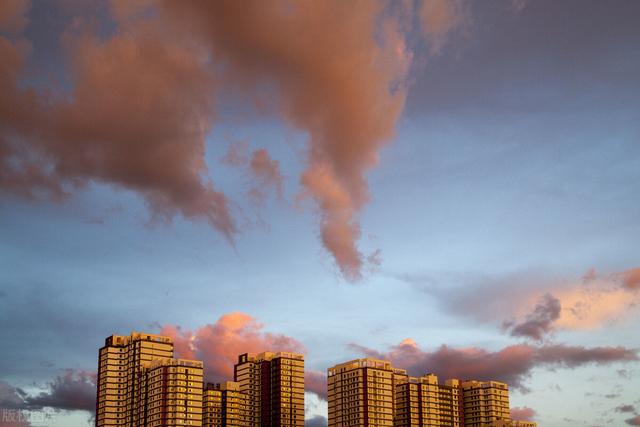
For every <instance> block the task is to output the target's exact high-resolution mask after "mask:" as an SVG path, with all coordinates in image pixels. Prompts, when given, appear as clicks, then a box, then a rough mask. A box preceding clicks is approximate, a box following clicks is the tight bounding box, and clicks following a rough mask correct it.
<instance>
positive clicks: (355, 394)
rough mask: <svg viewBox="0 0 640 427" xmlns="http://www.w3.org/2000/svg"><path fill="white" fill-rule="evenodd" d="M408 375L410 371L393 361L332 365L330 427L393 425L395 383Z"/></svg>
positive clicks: (353, 362) (370, 359)
mask: <svg viewBox="0 0 640 427" xmlns="http://www.w3.org/2000/svg"><path fill="white" fill-rule="evenodd" d="M406 377H407V376H406V371H404V370H402V369H397V368H394V367H392V366H391V363H390V362H388V361H385V360H377V359H372V358H364V359H356V360H351V361H349V362H345V363H341V364H338V365H336V366H334V367H332V368H329V369H328V371H327V401H328V406H329V418H328V424H329V427H334V426H335V427H347V426H369V425H370V426H381V427H390V426H393V425H394V420H393V418H394V407H395V402H394V396H395V383H396V382H401V381H404V379H405V378H406Z"/></svg>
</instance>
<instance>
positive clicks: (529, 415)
mask: <svg viewBox="0 0 640 427" xmlns="http://www.w3.org/2000/svg"><path fill="white" fill-rule="evenodd" d="M509 412H511V418H512V419H514V420H524V421H531V420H533V419H534V418H535V416H536V411H535V410H533V409H531V408H528V407H526V406H523V407H514V408H511V409H509Z"/></svg>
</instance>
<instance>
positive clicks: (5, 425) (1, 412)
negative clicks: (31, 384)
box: [0, 380, 31, 427]
mask: <svg viewBox="0 0 640 427" xmlns="http://www.w3.org/2000/svg"><path fill="white" fill-rule="evenodd" d="M26 395H27V394H26V393H25V392H24V391H23V390H22V389H20V388H18V387H14V386H13V385H11V384H9V383H8V382H6V381H3V380H0V426H2V427H29V426H31V424H30V423H29V414H28V413H27V412H25V411H24V409H25V401H24V399H25V397H26Z"/></svg>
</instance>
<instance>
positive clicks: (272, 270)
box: [0, 0, 640, 427]
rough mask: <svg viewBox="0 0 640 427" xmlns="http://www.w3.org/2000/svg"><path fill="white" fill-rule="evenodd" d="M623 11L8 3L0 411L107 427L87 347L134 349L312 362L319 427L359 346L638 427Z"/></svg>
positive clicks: (2, 125) (531, 411)
mask: <svg viewBox="0 0 640 427" xmlns="http://www.w3.org/2000/svg"><path fill="white" fill-rule="evenodd" d="M637 16H640V2H637V1H633V0H628V1H623V0H616V1H614V2H611V3H608V2H607V3H605V2H600V1H595V0H593V1H592V0H585V1H573V0H572V1H563V2H556V1H551V0H539V1H532V0H529V1H527V0H512V1H507V0H505V1H498V0H495V1H486V2H479V1H471V0H451V1H444V0H424V1H422V0H415V1H413V0H411V1H407V2H385V1H374V0H370V1H369V0H365V1H362V2H358V3H357V4H355V5H353V4H352V5H351V6H345V5H344V4H342V3H341V2H332V1H325V2H305V3H297V2H293V3H289V2H287V1H284V0H283V1H280V0H273V1H262V2H255V3H250V5H249V7H246V8H242V7H237V6H234V2H225V1H220V2H216V3H207V2H197V1H193V2H190V3H188V5H186V6H185V5H183V6H182V7H179V6H177V5H176V3H173V2H171V1H164V0H149V1H141V2H135V3H132V2H113V3H112V2H96V3H93V2H76V1H73V0H71V1H62V0H61V1H51V2H30V1H23V0H6V1H0V93H1V94H2V96H0V236H2V237H1V238H0V325H2V327H1V328H0V338H1V342H2V357H1V358H0V359H1V360H0V408H25V407H29V408H33V409H35V410H39V409H40V408H55V409H56V410H59V411H60V412H57V413H56V419H55V422H54V423H53V424H52V426H60V427H82V426H87V425H91V422H90V421H88V420H89V418H90V417H91V413H90V411H91V408H92V407H93V405H94V403H95V385H94V382H95V372H96V371H95V367H96V360H95V349H96V348H98V347H99V346H100V345H101V342H102V340H103V337H104V336H107V335H109V334H111V333H113V331H121V332H126V331H133V330H148V331H151V332H154V333H159V334H166V335H168V336H171V337H172V339H173V340H174V341H175V343H176V345H175V346H176V351H177V352H178V353H179V354H180V357H183V356H184V357H186V358H194V359H198V360H203V361H204V362H205V370H206V371H205V376H208V377H209V378H213V379H218V378H223V377H226V378H227V379H228V378H229V367H228V366H229V363H228V362H229V360H231V359H234V358H235V357H236V356H237V354H241V353H245V352H261V351H265V350H268V349H269V348H273V347H277V348H281V349H283V350H285V351H292V352H300V353H304V354H305V356H306V357H305V362H306V368H305V369H306V370H307V375H308V377H307V381H308V383H309V385H310V389H311V390H316V391H317V393H313V392H311V393H307V395H306V402H307V405H306V416H307V421H308V422H311V420H313V422H316V423H320V425H322V422H323V419H321V418H318V417H326V413H327V406H326V405H327V403H326V400H325V399H324V398H323V396H322V382H321V377H320V376H321V375H322V373H323V372H324V369H326V367H327V366H334V365H336V364H337V363H339V362H340V361H343V360H351V359H356V358H360V357H374V358H379V359H383V360H390V361H391V362H392V363H394V365H396V364H397V365H398V366H402V367H406V368H407V369H408V370H409V371H410V374H411V375H423V374H424V373H425V372H434V373H436V374H437V375H438V376H439V377H441V378H457V377H468V378H476V379H480V380H489V379H491V380H498V381H504V382H507V383H509V385H510V386H511V395H510V398H511V403H512V406H514V407H518V408H520V409H521V410H522V411H524V412H526V413H527V414H528V415H527V416H532V417H533V418H534V420H535V421H537V422H538V424H539V425H540V426H559V427H564V426H575V425H584V426H596V425H610V424H614V425H640V396H638V395H637V392H635V390H634V386H633V384H634V383H637V381H638V375H639V374H640V369H639V367H638V366H639V365H638V361H639V359H640V353H639V351H640V347H639V345H638V340H637V336H638V334H637V330H638V328H639V327H640V316H638V312H639V310H640V309H639V307H640V260H639V259H638V250H637V242H638V241H640V226H639V223H638V218H639V217H640V216H639V214H640V196H639V195H640V144H639V142H640V141H639V138H640V125H639V123H640V102H639V100H640V52H639V50H638V49H639V48H638V47H639V46H640V29H639V28H638V25H637ZM207 370H208V371H207ZM309 373H311V374H309ZM313 373H315V374H313ZM92 393H93V394H92ZM88 396H91V397H88ZM558 402H562V405H559V404H558ZM5 424H6V423H5ZM0 427H5V426H3V425H2V423H0Z"/></svg>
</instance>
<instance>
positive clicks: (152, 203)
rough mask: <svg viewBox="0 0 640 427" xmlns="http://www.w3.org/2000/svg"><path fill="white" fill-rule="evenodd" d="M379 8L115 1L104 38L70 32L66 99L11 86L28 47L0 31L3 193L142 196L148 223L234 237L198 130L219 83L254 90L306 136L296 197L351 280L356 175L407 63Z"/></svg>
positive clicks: (355, 272)
mask: <svg viewBox="0 0 640 427" xmlns="http://www.w3.org/2000/svg"><path fill="white" fill-rule="evenodd" d="M8 3H11V2H7V4H8ZM11 4H13V3H11ZM387 6H388V4H387V3H386V2H383V1H367V0H363V1H359V2H357V3H356V4H354V3H353V2H343V1H323V2H297V3H289V2H283V1H280V0H260V1H253V2H250V3H249V4H247V3H243V4H239V3H238V2H235V1H216V2H198V1H193V2H187V3H185V4H182V3H181V4H178V3H176V2H172V1H164V0H157V1H152V0H149V1H144V2H134V3H129V2H113V3H112V4H111V18H112V19H113V21H114V24H115V27H116V30H115V31H114V32H113V33H112V34H111V35H109V36H107V37H106V38H105V37H100V36H98V35H97V34H96V33H95V32H94V31H92V30H91V29H90V27H84V28H83V26H82V21H81V20H75V21H74V22H73V24H72V27H71V28H70V30H69V31H68V35H67V36H66V37H65V44H66V48H67V51H68V52H69V56H70V70H71V73H70V76H69V77H70V81H71V83H72V88H71V89H70V92H69V93H67V94H65V96H64V97H53V96H49V95H46V94H41V93H35V92H34V91H32V90H30V89H28V88H26V89H25V88H23V87H22V86H19V85H18V83H17V82H18V80H19V73H20V71H21V69H22V65H23V62H24V58H25V53H24V52H22V51H19V50H18V49H17V45H16V44H14V43H12V42H8V41H7V40H4V39H3V40H2V41H0V43H1V44H2V45H0V53H1V54H2V58H3V61H2V62H3V64H2V65H0V67H2V81H1V82H0V84H1V85H2V87H1V89H2V92H3V99H2V101H0V122H1V123H2V127H1V129H2V133H1V134H0V166H1V169H2V173H1V174H0V187H1V188H3V189H4V190H8V191H11V192H14V193H17V194H21V195H25V196H31V197H42V196H45V197H49V198H54V199H60V198H61V197H63V196H65V195H67V194H69V193H71V192H73V191H74V190H75V189H78V188H81V187H83V186H84V185H86V184H87V183H88V182H100V183H105V184H109V185H114V186H117V187H121V188H125V189H129V190H132V191H134V192H136V193H137V194H139V195H140V196H142V197H143V198H144V200H145V201H146V202H147V203H148V205H149V208H150V211H151V212H152V214H153V215H154V216H156V217H159V218H163V219H171V218H173V217H174V216H175V215H182V216H184V217H185V218H188V219H193V220H204V221H207V222H208V223H210V224H211V225H212V226H213V227H215V228H216V229H217V230H218V231H220V232H221V233H222V234H223V235H224V236H226V237H227V238H228V239H233V236H234V235H235V233H237V232H238V229H237V226H236V224H235V221H234V219H233V216H232V213H231V212H230V208H229V202H228V200H227V198H226V196H225V195H224V194H223V193H222V192H221V191H219V190H218V189H217V188H216V187H215V185H214V183H213V182H211V181H209V180H207V179H205V178H204V176H206V175H207V165H206V164H205V161H204V152H205V137H206V136H207V134H208V133H209V131H210V130H211V128H212V126H213V124H214V123H215V109H214V105H215V101H216V100H217V99H218V98H217V97H218V95H219V92H220V88H221V87H224V88H225V93H229V92H230V91H229V90H228V88H231V89H232V90H233V91H234V92H235V93H238V94H239V95H240V96H241V97H243V98H245V99H249V100H252V99H254V100H257V99H260V100H261V101H264V99H265V91H266V92H268V96H267V97H266V99H268V100H269V102H267V103H264V102H263V105H265V106H266V109H267V111H268V112H271V113H273V114H274V115H277V116H278V117H280V118H282V119H283V120H284V121H285V122H286V123H287V124H288V125H289V126H291V127H293V128H296V129H298V130H300V131H302V132H304V133H306V134H307V135H308V150H307V160H306V161H307V166H306V171H305V172H304V173H303V175H302V177H301V179H300V182H301V184H302V186H303V193H304V195H306V196H308V197H310V198H311V199H313V200H314V201H315V203H316V205H317V207H318V209H319V212H320V218H321V220H320V235H321V240H322V243H323V244H324V246H325V247H326V249H327V250H328V251H329V253H330V254H331V255H332V256H333V257H334V259H335V261H336V263H337V265H338V267H339V268H340V270H341V272H342V273H343V275H344V277H346V278H347V279H349V280H358V279H359V278H360V277H361V276H362V269H363V265H364V264H365V263H366V256H363V254H362V253H361V252H360V251H359V249H358V247H357V241H358V239H359V237H360V225H359V222H358V215H359V212H360V211H361V209H362V208H363V206H364V205H365V203H367V201H368V200H369V191H368V184H367V180H366V173H367V171H369V170H370V169H371V168H373V167H374V166H375V165H376V164H377V162H378V153H379V151H380V149H381V148H382V147H383V146H384V145H385V144H387V143H389V141H390V140H391V139H392V137H393V135H394V131H395V126H396V123H397V120H398V118H399V116H400V114H401V112H402V110H403V107H404V103H405V98H406V74H407V72H408V69H409V65H410V63H411V59H412V56H411V53H410V52H409V51H408V50H407V48H406V45H405V42H404V37H405V35H404V29H403V27H402V23H401V22H400V18H398V17H396V16H395V15H394V14H393V13H389V11H388V8H387ZM3 7H8V6H4V3H3ZM150 8H151V9H153V10H151V11H150ZM20 10H22V9H20ZM11 15H12V16H14V15H16V16H17V15H19V14H18V13H17V12H16V13H13V12H12V13H11ZM5 59H6V60H5ZM260 155H261V154H260V153H258V156H260ZM254 160H257V161H258V162H257V163H256V164H255V165H254V167H257V168H258V169H255V170H256V171H257V173H258V174H259V176H260V177H262V178H266V177H267V175H265V173H268V174H269V175H268V179H270V180H273V179H276V181H278V182H280V181H281V176H280V175H277V174H273V171H274V169H273V161H270V162H271V163H269V167H270V169H269V170H267V169H264V166H267V163H265V162H262V163H260V160H261V158H260V157H258V158H257V159H254ZM262 160H264V159H262ZM276 185H279V184H276Z"/></svg>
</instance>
